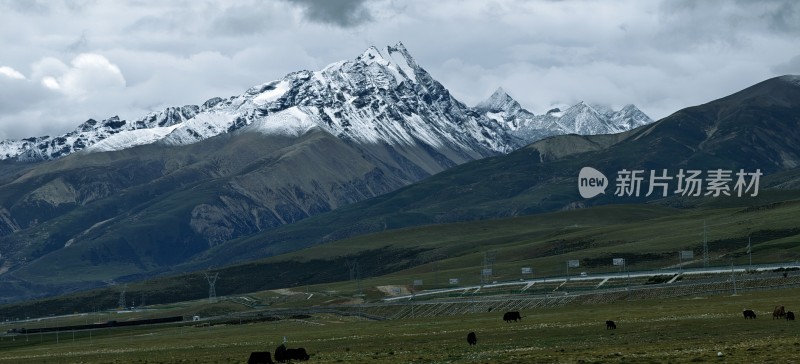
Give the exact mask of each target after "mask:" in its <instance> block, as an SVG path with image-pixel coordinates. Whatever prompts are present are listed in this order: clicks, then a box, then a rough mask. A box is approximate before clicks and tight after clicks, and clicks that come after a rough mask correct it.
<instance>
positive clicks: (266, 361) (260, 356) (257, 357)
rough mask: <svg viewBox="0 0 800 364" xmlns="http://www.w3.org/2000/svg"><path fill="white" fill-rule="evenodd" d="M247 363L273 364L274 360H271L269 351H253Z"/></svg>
mask: <svg viewBox="0 0 800 364" xmlns="http://www.w3.org/2000/svg"><path fill="white" fill-rule="evenodd" d="M247 364H275V362H273V361H272V357H271V356H270V354H269V351H254V352H252V353H250V358H249V359H247Z"/></svg>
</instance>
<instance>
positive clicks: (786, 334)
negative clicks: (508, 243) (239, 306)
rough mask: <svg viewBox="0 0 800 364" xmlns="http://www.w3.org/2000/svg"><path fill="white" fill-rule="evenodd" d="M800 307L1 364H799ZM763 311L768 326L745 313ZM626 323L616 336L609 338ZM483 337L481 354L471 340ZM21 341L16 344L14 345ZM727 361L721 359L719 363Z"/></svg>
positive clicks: (171, 341) (478, 325)
mask: <svg viewBox="0 0 800 364" xmlns="http://www.w3.org/2000/svg"><path fill="white" fill-rule="evenodd" d="M779 304H780V305H786V307H787V309H789V310H792V309H794V310H798V307H800V289H781V290H773V291H759V292H747V293H744V294H741V295H738V296H730V295H717V296H707V297H686V298H674V299H658V300H643V301H618V302H615V303H611V304H597V305H574V306H565V307H559V308H546V309H534V310H527V311H523V312H522V316H523V320H522V321H521V322H518V323H505V322H503V321H502V320H501V316H502V313H498V312H489V313H480V314H468V315H461V316H450V317H436V318H425V319H422V318H414V319H400V320H389V321H370V320H366V319H362V318H358V317H341V316H335V315H330V314H322V315H314V316H312V317H310V318H307V319H286V320H280V321H274V322H261V323H251V324H244V325H214V326H203V327H195V326H194V325H190V324H184V325H181V326H176V325H172V326H169V325H166V326H149V327H137V328H121V327H118V328H112V329H104V330H95V331H92V332H91V335H92V336H91V337H90V332H78V333H75V336H74V337H73V334H72V333H68V332H62V333H61V334H59V338H58V342H56V337H55V334H45V335H41V336H39V335H30V336H29V337H26V336H24V335H19V336H15V337H13V338H12V337H8V336H6V337H3V339H2V340H3V341H1V342H0V363H32V362H35V363H243V362H246V359H247V357H248V355H249V353H250V352H251V351H262V350H268V351H273V350H274V348H275V347H276V346H277V345H279V344H280V343H281V342H283V340H284V338H285V339H286V340H287V341H288V346H289V347H304V348H306V350H307V351H308V352H309V353H310V354H311V360H310V362H313V363H696V362H706V363H708V362H712V363H716V362H724V363H764V362H773V363H790V362H796V361H797V360H798V359H797V356H796V351H797V349H798V348H800V322H795V321H785V320H773V319H772V318H771V312H772V308H773V307H774V306H775V305H779ZM743 308H749V309H753V310H755V311H756V313H757V314H758V318H757V319H756V320H746V319H744V318H743V317H742V313H741V312H742V309H743ZM605 320H614V321H616V323H617V327H618V328H617V329H616V330H607V329H606V327H605ZM470 331H474V332H476V333H477V337H478V345H477V346H474V347H470V346H468V345H467V342H466V335H467V333H469V332H470ZM12 340H13V341H12ZM719 353H721V355H720V354H719Z"/></svg>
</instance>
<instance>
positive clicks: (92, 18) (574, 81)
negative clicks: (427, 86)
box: [0, 0, 800, 138]
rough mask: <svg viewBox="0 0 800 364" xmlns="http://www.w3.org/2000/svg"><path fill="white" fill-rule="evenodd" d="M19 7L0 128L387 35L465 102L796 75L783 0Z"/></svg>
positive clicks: (102, 108) (670, 93) (5, 22)
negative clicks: (501, 93) (502, 92)
mask: <svg viewBox="0 0 800 364" xmlns="http://www.w3.org/2000/svg"><path fill="white" fill-rule="evenodd" d="M23 4H24V5H23ZM32 4H33V5H31V3H30V2H7V1H2V0H0V34H9V35H10V34H13V35H14V37H5V38H4V39H5V41H4V43H3V60H2V64H3V66H4V68H0V93H2V95H0V96H3V97H5V98H6V99H4V100H0V103H2V105H0V106H2V107H0V137H3V136H13V137H16V138H21V137H27V136H32V134H30V133H31V132H32V131H33V130H38V131H40V132H41V133H43V134H50V135H53V134H57V133H59V132H65V131H69V130H72V129H74V128H75V127H76V126H77V125H78V124H80V123H81V122H83V121H85V120H86V119H88V118H94V119H103V118H108V117H110V116H113V115H119V116H120V117H123V118H125V119H135V118H139V117H141V116H143V115H144V114H146V113H147V112H149V111H154V110H157V109H159V108H163V107H166V106H175V105H185V104H199V103H202V102H203V101H205V100H206V99H208V98H210V97H214V96H221V97H226V96H230V95H234V94H239V93H241V92H243V91H244V90H246V89H247V88H249V87H250V86H253V85H256V84H260V83H263V82H268V81H272V80H275V79H279V78H281V77H283V76H284V75H285V74H286V73H289V72H292V71H297V70H301V69H309V70H316V69H320V68H322V67H324V66H325V65H327V64H329V63H332V62H335V61H339V60H342V59H353V58H355V57H356V56H357V55H358V54H360V53H361V52H362V51H363V50H364V49H366V48H367V47H368V46H370V45H376V46H379V47H380V46H384V45H387V44H394V43H396V42H397V41H402V42H403V43H404V44H405V45H406V47H407V48H408V49H409V51H410V52H411V53H412V55H413V56H414V57H415V58H416V60H417V62H418V63H419V64H420V65H421V66H422V67H424V68H425V69H426V70H428V71H429V72H430V73H431V74H432V75H433V76H434V78H436V79H438V80H439V81H440V82H442V84H444V86H445V87H447V88H448V89H450V91H451V92H452V93H453V95H455V96H456V97H457V98H458V99H459V100H461V101H463V102H465V103H466V104H468V105H474V104H476V103H477V102H479V101H480V100H482V99H483V98H485V97H488V96H489V95H490V94H491V93H492V91H493V90H494V89H495V88H497V87H499V86H502V87H503V88H505V89H506V90H507V91H508V92H509V93H510V94H511V95H512V96H514V97H515V98H517V99H518V101H519V102H520V103H521V104H522V106H523V107H526V108H528V109H530V110H531V111H534V112H538V113H541V112H544V111H546V110H547V109H548V108H549V106H550V105H552V104H570V103H574V102H577V101H586V102H592V103H609V104H612V105H621V104H626V103H634V104H636V105H637V106H639V107H640V108H641V109H642V110H644V111H645V112H647V113H648V114H650V115H651V116H652V117H656V118H658V117H663V116H666V115H668V114H669V113H672V112H674V111H677V110H678V109H680V108H683V107H687V106H691V105H697V104H700V103H704V102H708V101H710V100H712V99H715V98H719V97H722V96H725V95H728V94H730V93H733V92H736V91H738V90H739V89H741V88H744V87H747V86H749V85H752V84H754V83H757V82H759V81H762V80H764V79H766V78H769V77H772V76H776V75H779V74H783V73H792V72H794V73H797V72H800V71H798V69H800V68H798V64H800V62H798V59H800V56H798V53H797V51H796V49H797V41H796V39H798V37H800V26H798V24H800V18H798V16H800V4H798V3H796V2H793V1H780V0H767V1H759V2H743V1H737V2H722V1H709V2H696V1H683V0H673V1H661V0H654V1H640V0H620V1H613V2H609V1H593V0H575V1H568V2H565V1H538V0H535V1H527V0H498V1H492V2H486V1H481V0H441V1H435V2H431V1H423V0H409V1H394V0H365V1H362V0H348V1H345V2H337V3H336V4H327V3H326V4H324V5H322V4H319V3H318V2H310V1H306V0H287V1H271V2H264V1H255V0H231V1H219V0H208V1H202V2H196V1H170V2H148V3H142V2H139V1H114V2H110V1H105V2H102V1H101V2H91V1H90V2H86V3H82V4H83V5H82V6H73V5H74V2H71V1H66V2H59V1H48V2H34V3H32ZM71 4H72V5H71ZM3 70H5V71H3ZM12 71H13V72H12ZM10 75H11V76H10ZM19 75H22V76H26V75H27V78H24V79H20V78H19V77H18V76H19ZM22 121H24V123H22ZM23 124H24V125H26V127H25V129H23V128H22V127H20V126H18V125H23Z"/></svg>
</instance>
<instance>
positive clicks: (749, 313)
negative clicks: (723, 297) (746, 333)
mask: <svg viewBox="0 0 800 364" xmlns="http://www.w3.org/2000/svg"><path fill="white" fill-rule="evenodd" d="M742 315H743V316H744V318H746V319H754V318H756V313H755V312H753V310H744V311H742Z"/></svg>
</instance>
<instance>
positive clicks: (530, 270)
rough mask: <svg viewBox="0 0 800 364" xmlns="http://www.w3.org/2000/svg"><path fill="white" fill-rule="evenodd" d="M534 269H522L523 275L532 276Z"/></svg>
mask: <svg viewBox="0 0 800 364" xmlns="http://www.w3.org/2000/svg"><path fill="white" fill-rule="evenodd" d="M532 273H533V268H531V267H522V274H532Z"/></svg>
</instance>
